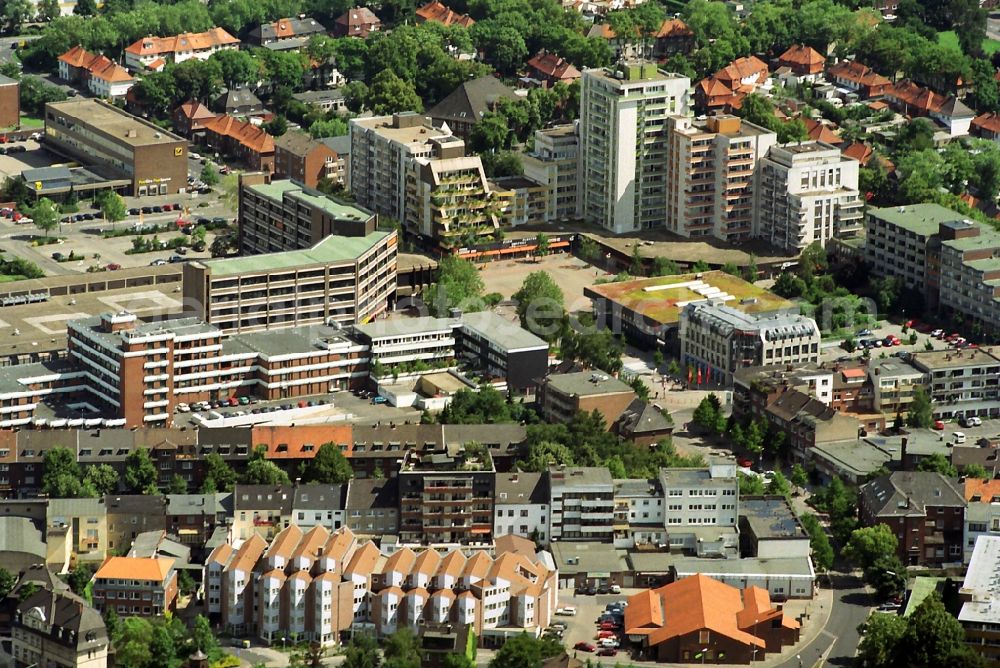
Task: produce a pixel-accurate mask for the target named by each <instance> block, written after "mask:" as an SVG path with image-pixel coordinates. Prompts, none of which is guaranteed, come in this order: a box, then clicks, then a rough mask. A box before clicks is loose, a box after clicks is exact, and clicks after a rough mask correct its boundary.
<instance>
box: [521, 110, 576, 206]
mask: <svg viewBox="0 0 1000 668" xmlns="http://www.w3.org/2000/svg"><path fill="white" fill-rule="evenodd" d="M578 127H579V126H578V125H577V124H576V123H573V124H567V125H557V126H555V127H552V128H546V129H542V130H536V131H535V148H534V149H533V150H532V151H531V152H530V153H526V154H524V155H522V156H521V165H522V166H523V167H524V176H525V177H526V178H528V179H531V180H532V181H534V182H535V183H539V184H542V185H544V186H545V188H546V190H547V194H548V196H547V197H546V200H545V202H546V209H545V220H549V221H553V220H575V219H577V218H579V217H580V215H581V213H582V208H581V206H582V198H581V197H580V134H579V132H578Z"/></svg>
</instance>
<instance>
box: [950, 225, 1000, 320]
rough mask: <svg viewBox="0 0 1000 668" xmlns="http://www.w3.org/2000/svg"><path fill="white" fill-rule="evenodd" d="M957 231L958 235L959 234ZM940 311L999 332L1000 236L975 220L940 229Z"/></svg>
mask: <svg viewBox="0 0 1000 668" xmlns="http://www.w3.org/2000/svg"><path fill="white" fill-rule="evenodd" d="M956 232H957V233H958V234H956ZM940 237H941V247H940V252H941V291H940V310H941V311H942V313H943V314H945V315H951V316H953V317H955V318H956V319H957V318H961V319H962V321H963V322H964V323H966V324H967V326H968V327H971V328H973V331H974V330H975V329H979V330H980V331H982V332H984V333H989V334H993V335H996V334H997V333H998V332H1000V233H997V232H996V231H995V230H993V229H992V228H990V227H988V226H986V225H982V224H979V223H973V222H972V221H954V222H952V223H949V224H947V225H942V226H941V234H940Z"/></svg>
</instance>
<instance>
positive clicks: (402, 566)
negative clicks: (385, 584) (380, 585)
mask: <svg viewBox="0 0 1000 668" xmlns="http://www.w3.org/2000/svg"><path fill="white" fill-rule="evenodd" d="M416 560H417V555H416V553H414V551H413V550H411V549H410V548H408V547H404V548H403V549H402V550H398V551H396V552H394V553H393V554H392V556H391V557H389V559H388V560H387V561H386V562H385V567H384V568H383V569H382V572H383V573H402V574H404V575H409V574H410V572H411V571H412V570H413V562H415V561H416Z"/></svg>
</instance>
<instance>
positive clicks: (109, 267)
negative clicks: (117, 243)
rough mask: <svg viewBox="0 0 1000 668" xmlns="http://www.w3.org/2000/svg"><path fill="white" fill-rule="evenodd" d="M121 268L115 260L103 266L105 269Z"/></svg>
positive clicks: (115, 269) (116, 269)
mask: <svg viewBox="0 0 1000 668" xmlns="http://www.w3.org/2000/svg"><path fill="white" fill-rule="evenodd" d="M121 268H122V266H121V265H120V264H118V263H117V262H112V263H110V264H109V265H108V266H107V267H105V269H107V270H108V271H118V270H119V269H121Z"/></svg>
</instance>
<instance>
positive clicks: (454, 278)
mask: <svg viewBox="0 0 1000 668" xmlns="http://www.w3.org/2000/svg"><path fill="white" fill-rule="evenodd" d="M483 290H484V285H483V279H482V277H481V276H480V275H479V270H478V269H476V265H474V264H472V263H471V262H469V261H468V260H466V259H464V258H460V257H458V256H457V255H448V256H446V257H444V258H442V259H441V261H440V263H438V281H437V283H435V284H434V285H433V286H431V288H430V290H429V291H428V294H429V295H430V298H431V304H430V305H431V310H432V311H433V312H434V313H435V315H437V316H438V317H445V316H447V315H448V311H449V310H450V309H451V308H454V307H458V308H461V309H462V310H463V311H469V312H471V311H481V310H482V309H483V302H482V295H483Z"/></svg>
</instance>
